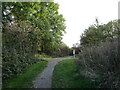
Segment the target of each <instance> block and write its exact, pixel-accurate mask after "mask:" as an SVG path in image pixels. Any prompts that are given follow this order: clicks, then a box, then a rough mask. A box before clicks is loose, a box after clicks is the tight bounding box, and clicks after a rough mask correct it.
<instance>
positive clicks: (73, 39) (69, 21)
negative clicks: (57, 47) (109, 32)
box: [54, 0, 120, 47]
mask: <svg viewBox="0 0 120 90" xmlns="http://www.w3.org/2000/svg"><path fill="white" fill-rule="evenodd" d="M119 1H120V0H54V2H57V3H58V4H59V12H60V13H61V14H63V16H64V18H65V20H66V22H65V23H66V26H67V28H66V32H67V33H66V34H65V35H64V37H63V42H64V43H65V44H67V45H68V46H69V47H72V45H73V44H74V43H78V42H79V40H80V35H81V34H82V33H83V32H84V30H85V29H86V28H88V26H90V25H92V24H94V23H95V18H98V20H99V22H100V23H107V22H109V21H111V20H115V19H118V2H119Z"/></svg>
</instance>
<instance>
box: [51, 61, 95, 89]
mask: <svg viewBox="0 0 120 90" xmlns="http://www.w3.org/2000/svg"><path fill="white" fill-rule="evenodd" d="M74 60H75V59H68V60H64V61H60V62H59V63H58V64H57V65H56V66H55V69H54V72H53V77H52V88H95V86H94V85H93V84H92V83H91V81H89V80H88V79H87V78H85V77H83V76H80V75H79V74H78V71H77V67H76V65H75V63H74Z"/></svg>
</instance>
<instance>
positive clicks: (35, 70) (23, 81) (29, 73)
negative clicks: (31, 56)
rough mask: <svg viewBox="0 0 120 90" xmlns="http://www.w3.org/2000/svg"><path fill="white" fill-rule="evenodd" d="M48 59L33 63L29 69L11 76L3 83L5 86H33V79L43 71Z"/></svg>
mask: <svg viewBox="0 0 120 90" xmlns="http://www.w3.org/2000/svg"><path fill="white" fill-rule="evenodd" d="M47 63H48V61H46V60H41V61H40V62H38V63H36V64H33V65H31V66H30V67H29V68H28V69H27V70H25V71H23V72H22V73H21V74H19V75H17V76H15V77H14V78H11V79H10V80H9V81H7V82H6V83H3V89H4V88H32V87H33V82H32V81H33V80H34V79H35V78H36V76H37V75H38V74H39V73H41V72H42V71H43V69H44V68H45V67H46V66H47Z"/></svg>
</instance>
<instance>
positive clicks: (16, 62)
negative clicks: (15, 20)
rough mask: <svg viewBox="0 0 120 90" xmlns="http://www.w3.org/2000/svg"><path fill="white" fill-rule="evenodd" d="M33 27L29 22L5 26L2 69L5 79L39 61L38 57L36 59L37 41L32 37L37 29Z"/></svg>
mask: <svg viewBox="0 0 120 90" xmlns="http://www.w3.org/2000/svg"><path fill="white" fill-rule="evenodd" d="M27 26H28V27H27ZM23 28H24V30H23ZM32 29H33V28H32V26H31V25H30V23H29V22H21V23H19V24H18V25H15V26H12V27H11V26H8V25H6V26H4V27H3V50H2V53H3V54H2V56H3V57H2V59H3V68H2V69H3V78H4V79H6V78H9V77H11V75H14V74H17V73H20V72H21V71H22V70H23V69H25V68H27V67H28V66H30V65H31V64H33V63H36V62H37V61H36V60H37V59H34V54H35V53H36V51H37V50H36V48H37V47H36V46H37V45H36V41H35V40H32V39H33V37H32V38H31V36H32V35H34V34H35V31H33V30H32ZM34 39H35V37H34Z"/></svg>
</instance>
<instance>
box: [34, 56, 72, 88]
mask: <svg viewBox="0 0 120 90" xmlns="http://www.w3.org/2000/svg"><path fill="white" fill-rule="evenodd" d="M69 58H71V57H66V58H59V59H49V60H48V61H49V62H48V65H47V67H46V68H45V69H44V71H43V72H42V73H41V74H39V75H38V77H37V78H36V80H35V81H33V84H34V88H51V83H52V73H53V70H54V67H55V65H56V64H57V63H58V62H59V61H62V60H65V59H69Z"/></svg>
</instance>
